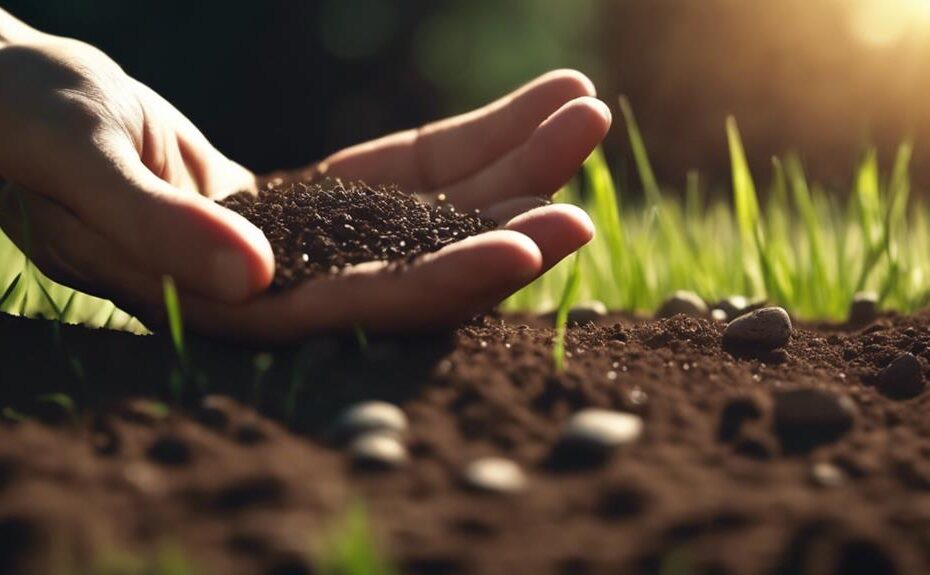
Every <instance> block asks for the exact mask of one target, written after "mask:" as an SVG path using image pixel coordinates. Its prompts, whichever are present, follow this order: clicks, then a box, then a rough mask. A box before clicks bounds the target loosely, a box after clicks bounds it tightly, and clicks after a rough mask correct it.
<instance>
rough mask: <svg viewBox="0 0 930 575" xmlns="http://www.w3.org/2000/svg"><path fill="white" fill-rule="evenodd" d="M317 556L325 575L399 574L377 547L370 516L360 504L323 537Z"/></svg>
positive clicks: (320, 570) (318, 564)
mask: <svg viewBox="0 0 930 575" xmlns="http://www.w3.org/2000/svg"><path fill="white" fill-rule="evenodd" d="M316 556H317V562H316V568H317V571H318V572H319V573H321V574H322V575H393V574H394V573H396V571H395V570H394V569H393V568H392V567H391V566H390V564H389V563H388V561H387V560H386V559H385V558H384V557H383V556H382V555H381V552H380V551H379V549H378V546H377V545H376V544H375V540H374V534H373V533H372V529H371V525H370V520H369V517H368V512H367V510H366V509H365V506H364V504H362V503H361V502H360V501H356V502H354V503H353V504H351V505H350V506H349V508H348V510H347V511H346V512H345V514H344V515H343V516H342V517H339V518H338V519H337V520H336V521H335V522H334V523H333V525H331V526H330V527H329V529H328V532H326V533H324V534H323V537H322V538H321V542H320V545H319V548H318V549H317V553H316Z"/></svg>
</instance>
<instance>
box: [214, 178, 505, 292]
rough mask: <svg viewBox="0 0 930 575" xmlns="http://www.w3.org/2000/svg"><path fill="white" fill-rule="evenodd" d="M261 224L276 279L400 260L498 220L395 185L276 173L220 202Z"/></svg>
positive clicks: (277, 283)
mask: <svg viewBox="0 0 930 575" xmlns="http://www.w3.org/2000/svg"><path fill="white" fill-rule="evenodd" d="M220 205H222V206H224V207H226V208H229V209H231V210H233V211H235V212H237V213H239V214H240V215H242V216H244V217H245V218H246V219H248V220H249V221H251V222H252V223H253V224H255V225H256V226H257V227H258V228H259V229H260V230H261V231H262V232H264V234H265V237H267V238H268V241H269V242H270V243H271V248H272V251H273V252H274V259H275V277H274V280H273V286H274V287H275V288H282V287H287V286H290V285H292V284H294V283H296V282H299V281H301V280H306V279H309V278H312V277H315V276H320V275H326V274H330V273H338V272H339V271H341V270H343V269H344V268H346V267H348V266H351V265H353V264H360V263H365V262H370V261H384V262H395V263H398V264H400V265H402V264H404V263H407V262H410V261H411V260H413V259H414V258H416V257H417V256H420V255H423V254H426V253H430V252H435V251H438V250H439V249H441V248H442V247H443V246H446V245H448V244H450V243H453V242H456V241H459V240H462V239H464V238H466V237H468V236H473V235H475V234H479V233H481V232H485V231H489V230H492V229H494V228H495V227H497V224H495V223H494V222H492V221H491V220H488V219H486V218H481V217H479V216H478V215H477V214H472V213H459V212H456V211H455V208H454V207H452V206H451V205H450V204H440V205H437V206H433V205H430V204H426V203H424V202H422V201H420V200H419V199H417V198H416V197H415V196H414V195H411V194H408V193H405V192H402V191H401V190H400V189H398V188H397V187H393V186H379V187H371V186H368V185H367V184H365V183H364V182H343V181H342V180H339V179H336V178H320V179H316V180H300V179H296V180H295V179H285V178H271V179H268V180H267V181H266V182H265V183H264V184H263V185H262V186H261V187H260V188H259V191H258V195H257V196H256V195H252V194H248V193H239V194H235V195H232V196H230V197H228V198H226V199H225V200H223V201H221V202H220Z"/></svg>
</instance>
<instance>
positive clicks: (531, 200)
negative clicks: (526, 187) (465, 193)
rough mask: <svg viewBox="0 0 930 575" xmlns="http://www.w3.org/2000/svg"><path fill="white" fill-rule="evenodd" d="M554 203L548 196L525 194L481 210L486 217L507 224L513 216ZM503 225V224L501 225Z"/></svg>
mask: <svg viewBox="0 0 930 575" xmlns="http://www.w3.org/2000/svg"><path fill="white" fill-rule="evenodd" d="M550 203H552V202H551V201H550V200H548V199H546V198H540V197H538V196H524V197H522V198H513V199H510V200H504V201H503V202H499V203H496V204H494V205H493V206H491V207H489V208H486V209H484V210H482V211H481V215H482V216H483V217H485V218H488V219H490V220H493V221H495V222H497V223H499V224H506V223H507V222H509V221H510V220H512V219H513V218H515V217H517V216H519V215H520V214H522V213H524V212H528V211H530V210H532V209H535V208H539V207H542V206H547V205H549V204H550ZM501 227H503V225H502V226H501Z"/></svg>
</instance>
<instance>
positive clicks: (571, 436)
mask: <svg viewBox="0 0 930 575" xmlns="http://www.w3.org/2000/svg"><path fill="white" fill-rule="evenodd" d="M642 432H643V420H642V418H641V417H639V416H638V415H634V414H632V413H622V412H619V411H609V410H606V409H594V408H589V409H582V410H581V411H579V412H577V413H576V414H574V415H573V416H572V417H571V418H570V419H569V420H568V423H567V424H566V426H565V429H564V430H563V431H562V441H563V442H564V443H568V444H579V445H586V446H591V447H597V448H600V449H610V448H612V447H616V446H618V445H623V444H626V443H631V442H633V441H635V440H636V439H637V438H639V436H640V435H641V434H642Z"/></svg>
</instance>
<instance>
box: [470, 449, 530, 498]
mask: <svg viewBox="0 0 930 575" xmlns="http://www.w3.org/2000/svg"><path fill="white" fill-rule="evenodd" d="M464 477H465V482H466V483H467V484H468V485H469V486H470V487H472V488H474V489H478V490H481V491H487V492H491V493H515V492H517V491H522V490H523V489H524V488H525V487H526V475H524V473H523V470H522V469H521V468H520V466H519V465H517V464H516V463H514V462H513V461H510V460H509V459H504V458H502V457H483V458H481V459H476V460H475V461H472V462H471V463H469V464H468V466H467V467H466V468H465V474H464Z"/></svg>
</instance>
